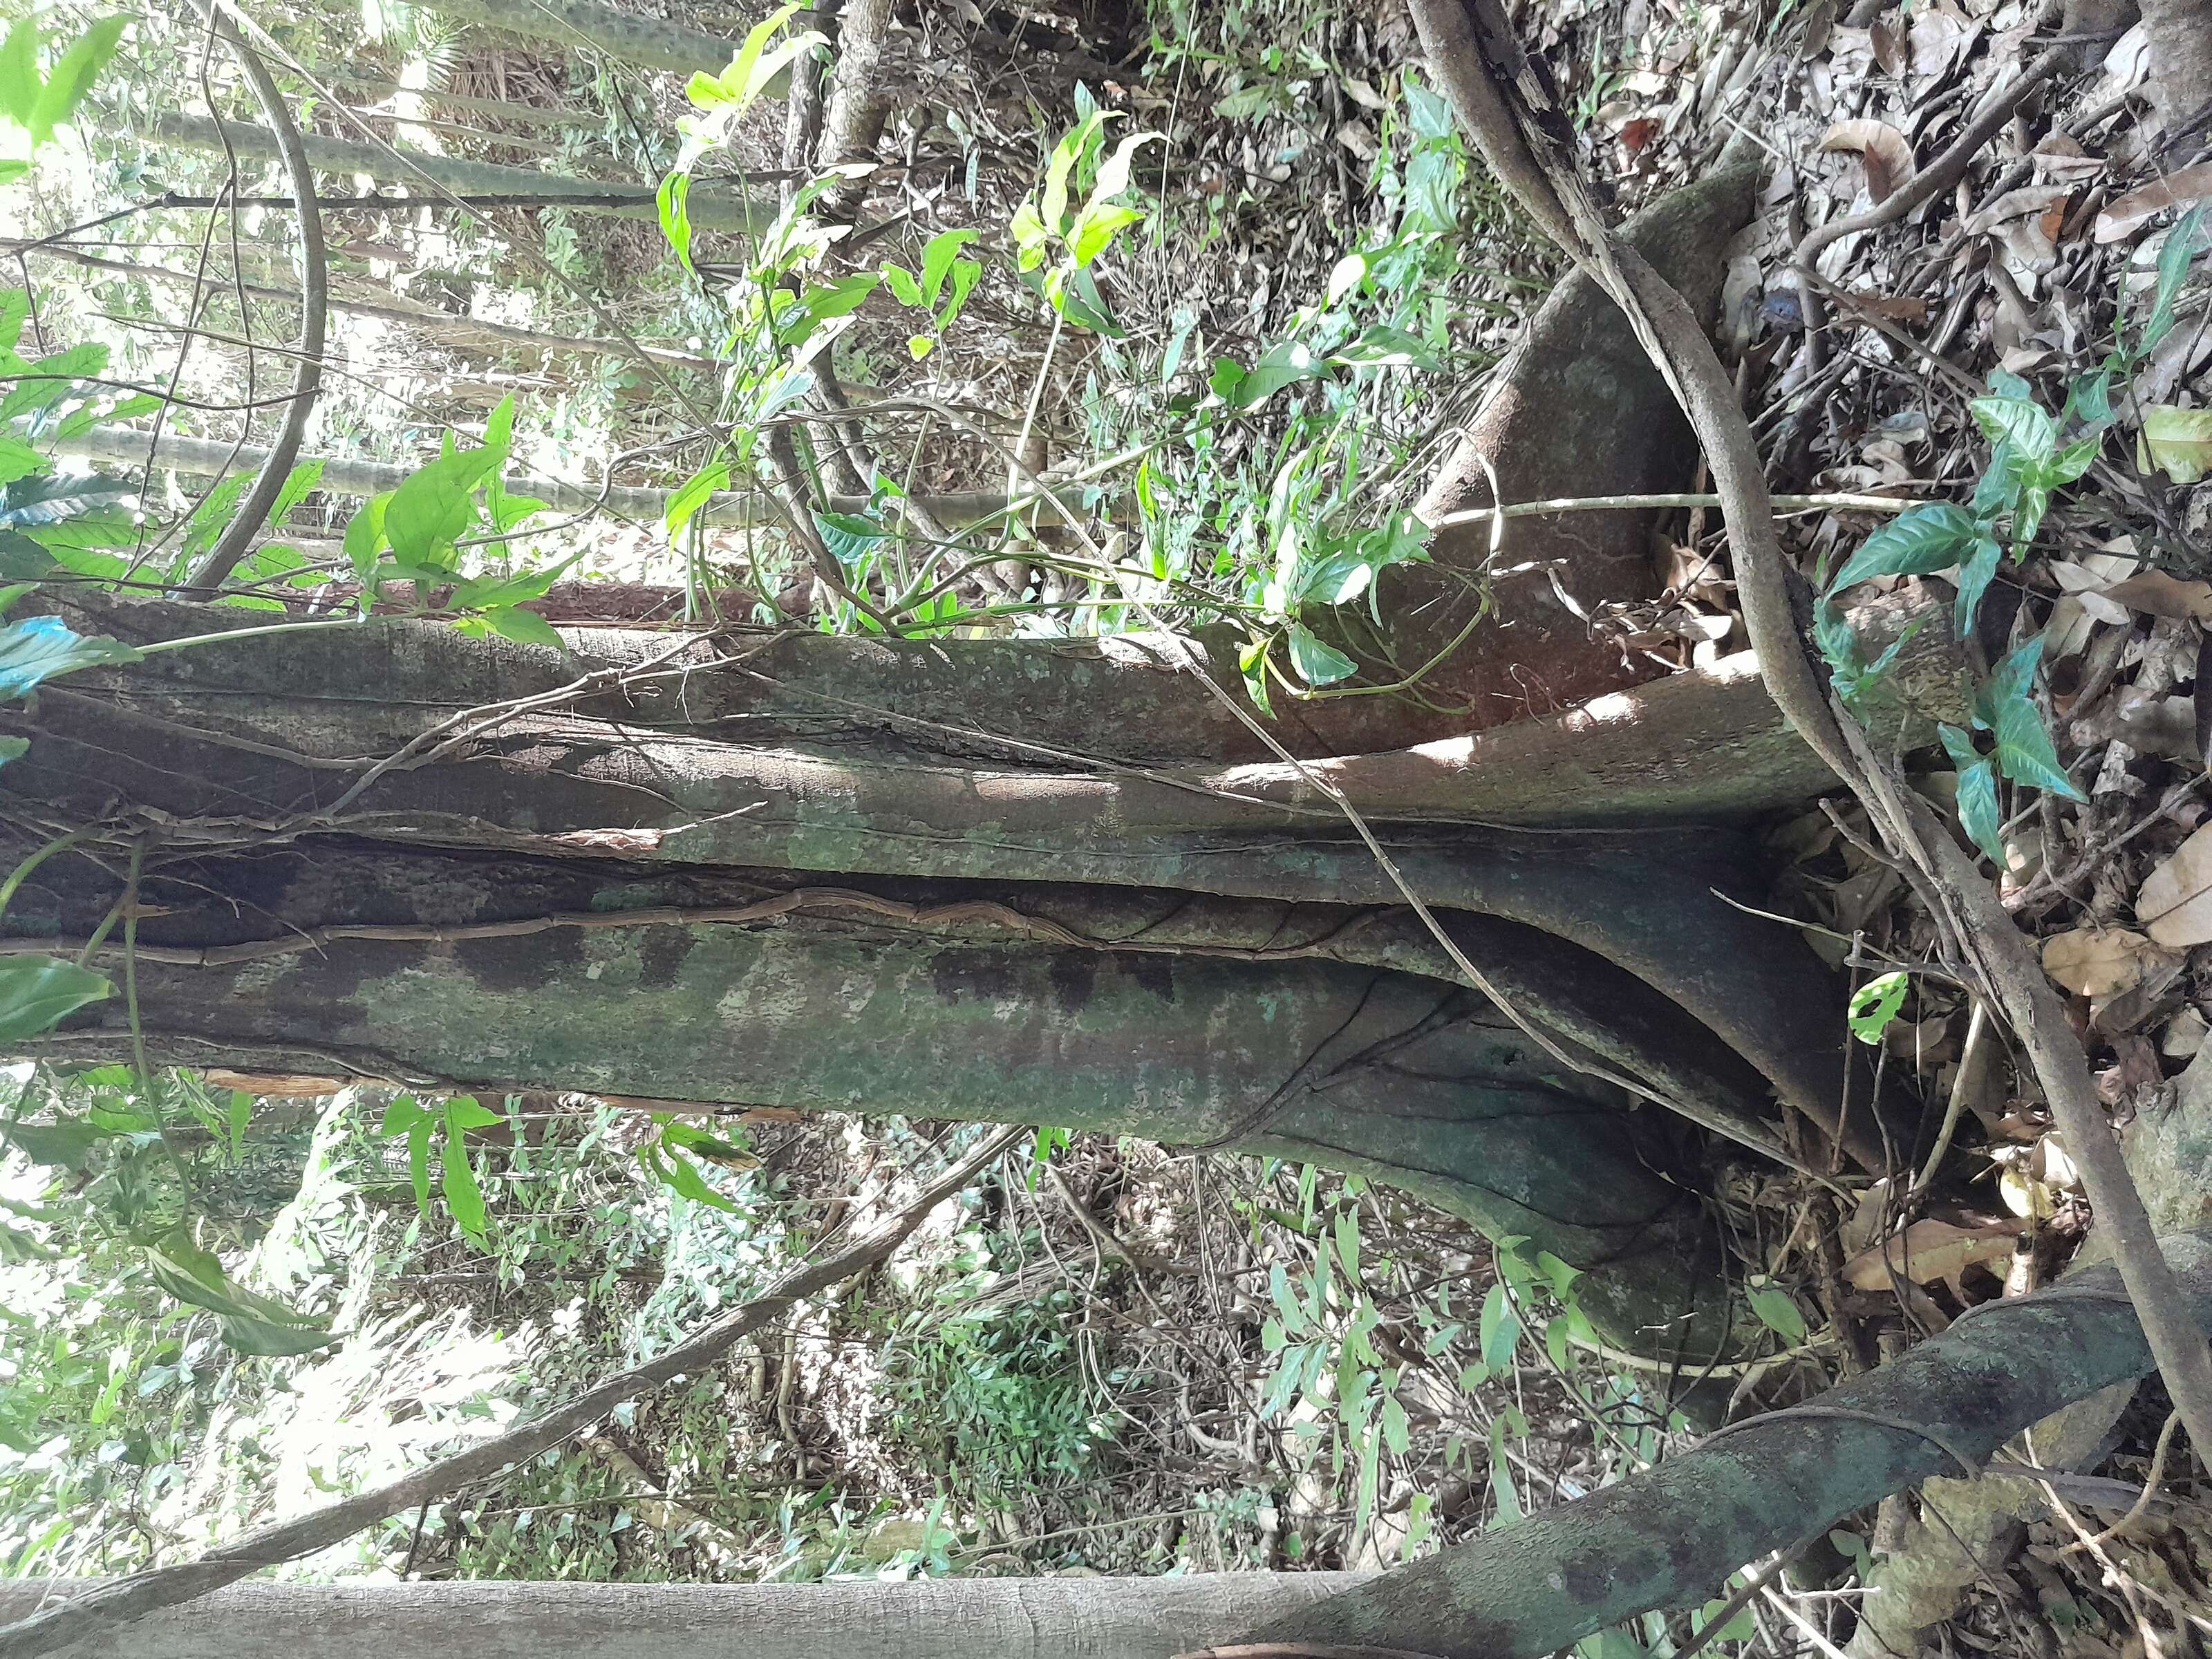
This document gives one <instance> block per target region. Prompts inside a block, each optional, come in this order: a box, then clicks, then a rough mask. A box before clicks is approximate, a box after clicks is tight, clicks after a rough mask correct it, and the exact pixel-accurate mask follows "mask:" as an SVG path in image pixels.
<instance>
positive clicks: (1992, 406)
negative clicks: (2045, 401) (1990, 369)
mask: <svg viewBox="0 0 2212 1659" xmlns="http://www.w3.org/2000/svg"><path fill="white" fill-rule="evenodd" d="M2001 380H2002V382H2004V383H2005V385H2006V386H2007V387H2008V388H2011V387H2017V388H2018V390H2017V391H2016V392H2011V391H2008V392H2007V393H2006V394H2003V395H1999V396H1997V397H1994V398H1975V399H1974V400H1973V402H1972V404H1968V405H1967V407H1969V408H1970V409H1972V410H1973V412H1974V419H1975V421H1976V422H1978V423H1979V425H1980V427H1981V428H1982V432H1983V434H1984V436H1986V437H1987V438H1988V439H1989V441H1990V442H1991V443H2001V442H2002V443H2009V444H2011V445H2012V447H2013V449H2014V451H2015V453H2017V454H2018V455H2019V456H2020V458H2021V459H2022V460H2024V461H2026V462H2027V463H2028V464H2029V465H2035V466H2039V465H2043V464H2044V463H2045V462H2046V461H2048V460H2050V459H2051V451H2052V449H2053V448H2055V447H2057V442H2058V425H2057V422H2055V421H2053V420H2052V419H2051V412H2050V411H2049V410H2046V409H2045V408H2044V407H2043V405H2042V404H2039V403H2037V402H2036V401H2035V400H2034V398H2033V395H2032V394H2031V393H2030V392H2029V391H2028V389H2027V382H2026V381H2024V380H2020V379H2019V378H2018V377H2017V376H2015V375H2006V374H2002V371H2000V372H1999V373H1998V374H1992V375H1990V385H1991V386H1998V385H1999V383H2000V381H2001Z"/></svg>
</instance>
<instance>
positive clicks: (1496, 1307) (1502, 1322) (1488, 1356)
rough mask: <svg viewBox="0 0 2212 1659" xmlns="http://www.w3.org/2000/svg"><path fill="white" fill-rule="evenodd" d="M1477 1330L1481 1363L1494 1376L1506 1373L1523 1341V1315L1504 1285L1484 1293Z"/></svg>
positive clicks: (1495, 1286) (1493, 1287) (1493, 1286)
mask: <svg viewBox="0 0 2212 1659" xmlns="http://www.w3.org/2000/svg"><path fill="white" fill-rule="evenodd" d="M1478 1329H1479V1333H1480V1345H1481V1349H1482V1363H1483V1364H1486V1365H1487V1366H1488V1367H1490V1370H1491V1371H1492V1374H1493V1375H1499V1374H1503V1373H1504V1372H1505V1371H1506V1370H1509V1369H1510V1367H1511V1365H1512V1364H1513V1350H1514V1348H1515V1347H1516V1346H1517V1345H1518V1344H1519V1342H1520V1340H1521V1316H1520V1315H1519V1314H1517V1313H1516V1312H1515V1311H1514V1310H1513V1304H1512V1302H1511V1301H1510V1299H1509V1298H1508V1297H1507V1296H1506V1294H1505V1287H1504V1285H1492V1286H1491V1287H1490V1288H1489V1290H1487V1291H1485V1292H1484V1293H1483V1297H1482V1319H1481V1322H1480V1326H1479V1328H1478Z"/></svg>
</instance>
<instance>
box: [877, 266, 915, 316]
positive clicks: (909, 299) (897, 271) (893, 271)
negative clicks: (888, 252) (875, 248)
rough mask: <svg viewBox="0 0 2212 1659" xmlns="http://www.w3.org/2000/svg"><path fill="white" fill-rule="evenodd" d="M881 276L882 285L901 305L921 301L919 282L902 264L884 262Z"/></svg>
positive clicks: (909, 304)
mask: <svg viewBox="0 0 2212 1659" xmlns="http://www.w3.org/2000/svg"><path fill="white" fill-rule="evenodd" d="M882 276H883V279H884V287H885V288H887V289H890V291H891V297H892V298H894V299H896V301H898V302H899V303H900V304H901V305H902V306H918V305H921V303H922V298H921V282H920V280H919V279H918V278H916V277H915V274H914V273H913V272H912V271H910V270H908V269H907V268H906V267H905V266H904V265H902V264H886V265H884V267H883V270H882Z"/></svg>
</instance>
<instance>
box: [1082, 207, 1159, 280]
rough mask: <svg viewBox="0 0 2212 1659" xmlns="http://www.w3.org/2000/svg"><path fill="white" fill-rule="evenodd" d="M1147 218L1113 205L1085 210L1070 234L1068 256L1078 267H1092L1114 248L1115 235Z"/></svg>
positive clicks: (1130, 208) (1138, 210)
mask: <svg viewBox="0 0 2212 1659" xmlns="http://www.w3.org/2000/svg"><path fill="white" fill-rule="evenodd" d="M1144 216H1145V215H1144V211H1143V210H1142V209H1139V208H1133V207H1119V206H1116V205H1115V204H1113V203H1110V202H1100V203H1096V204H1093V205H1091V206H1089V207H1086V208H1085V209H1084V210H1083V211H1082V213H1081V214H1080V215H1079V216H1077V218H1076V221H1075V226H1074V228H1073V230H1071V231H1070V232H1069V233H1068V238H1067V251H1068V253H1069V256H1070V257H1071V258H1073V259H1074V261H1075V263H1076V264H1078V265H1088V264H1091V263H1093V262H1094V261H1095V260H1097V258H1098V256H1099V255H1100V254H1102V253H1103V252H1106V250H1107V249H1108V248H1109V246H1112V245H1113V241H1114V238H1115V234H1117V233H1118V232H1120V231H1121V228H1123V227H1124V226H1127V225H1133V224H1135V223H1136V222H1138V221H1139V220H1140V219H1142V218H1143V217H1144Z"/></svg>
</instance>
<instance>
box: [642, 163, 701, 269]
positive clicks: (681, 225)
mask: <svg viewBox="0 0 2212 1659" xmlns="http://www.w3.org/2000/svg"><path fill="white" fill-rule="evenodd" d="M690 197H691V175H690V173H670V174H669V175H668V176H667V177H666V178H665V179H662V180H661V181H660V188H659V190H657V191H654V192H653V205H654V207H655V208H656V209H657V210H659V214H660V234H662V235H663V236H665V237H666V238H667V239H668V246H671V247H672V248H674V249H675V250H676V257H677V258H678V260H679V261H680V262H681V263H682V264H683V266H684V270H690V271H696V270H698V266H696V265H695V264H692V263H691V206H690Z"/></svg>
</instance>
